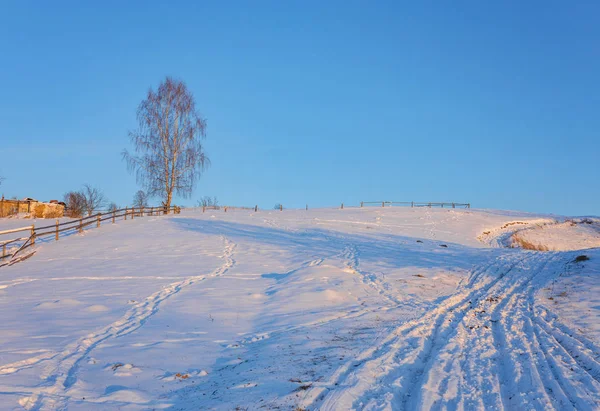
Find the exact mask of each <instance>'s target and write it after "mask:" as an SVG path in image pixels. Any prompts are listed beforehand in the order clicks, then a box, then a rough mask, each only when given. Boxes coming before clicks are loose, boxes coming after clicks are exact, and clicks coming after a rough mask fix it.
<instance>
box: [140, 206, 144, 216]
mask: <svg viewBox="0 0 600 411" xmlns="http://www.w3.org/2000/svg"><path fill="white" fill-rule="evenodd" d="M141 212H142V215H141V216H140V217H143V216H144V206H142V208H141Z"/></svg>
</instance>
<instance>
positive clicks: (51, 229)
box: [0, 206, 181, 267]
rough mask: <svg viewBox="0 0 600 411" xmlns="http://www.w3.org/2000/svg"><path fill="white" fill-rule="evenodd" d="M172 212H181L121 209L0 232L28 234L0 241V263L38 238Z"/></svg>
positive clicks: (163, 209) (175, 208) (157, 209)
mask: <svg viewBox="0 0 600 411" xmlns="http://www.w3.org/2000/svg"><path fill="white" fill-rule="evenodd" d="M170 212H173V213H175V214H179V213H180V212H181V208H180V207H178V206H171V207H169V208H166V207H138V208H135V207H132V208H128V207H125V208H122V209H119V210H113V211H107V212H104V213H97V214H94V215H91V216H87V217H83V218H80V219H77V220H71V221H66V222H63V223H59V221H58V219H57V220H56V223H55V224H50V225H46V226H43V227H35V226H34V225H31V226H27V227H22V228H14V229H10V230H4V231H0V235H6V234H13V233H21V232H29V236H28V237H20V238H13V239H10V240H6V241H0V245H1V246H2V254H1V255H0V261H2V260H3V259H6V258H11V259H14V258H15V257H17V255H18V254H19V253H21V252H22V251H23V250H25V249H27V248H29V247H31V246H34V245H35V241H36V239H38V238H42V237H44V238H48V237H53V238H54V240H55V241H58V239H59V238H60V236H61V235H63V236H64V235H67V234H72V233H76V232H79V233H82V232H83V230H84V229H86V228H88V227H91V226H94V225H95V226H96V227H100V225H101V224H102V222H103V221H108V220H111V221H112V223H113V224H114V223H115V222H116V221H117V219H121V218H123V219H124V220H127V218H129V219H131V220H133V219H135V218H136V217H138V218H139V217H144V216H156V215H163V214H169V213H170ZM19 243H22V244H21V245H20V247H19V248H18V249H17V250H16V251H12V252H11V251H9V250H7V245H10V244H19ZM7 264H8V263H4V264H0V267H2V266H4V265H7Z"/></svg>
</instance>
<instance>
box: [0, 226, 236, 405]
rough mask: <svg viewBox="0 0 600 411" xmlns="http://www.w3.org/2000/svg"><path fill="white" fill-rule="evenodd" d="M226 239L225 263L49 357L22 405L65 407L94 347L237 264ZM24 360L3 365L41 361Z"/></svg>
mask: <svg viewBox="0 0 600 411" xmlns="http://www.w3.org/2000/svg"><path fill="white" fill-rule="evenodd" d="M223 242H224V246H225V248H224V253H223V256H222V258H223V259H224V262H223V264H221V266H220V267H218V268H217V269H216V270H214V271H213V272H212V273H210V274H204V275H198V276H193V277H188V278H187V279H185V280H183V281H178V282H175V283H172V284H170V285H168V286H166V287H164V288H163V289H161V290H160V291H157V292H156V293H154V294H152V295H150V296H149V297H147V298H146V299H145V300H144V301H143V302H140V303H138V304H136V305H134V306H133V307H132V308H131V309H130V310H129V311H128V312H127V313H126V314H125V315H124V316H123V317H121V318H120V319H119V320H117V321H115V322H114V323H112V324H109V325H108V326H106V327H104V328H102V329H100V330H97V331H95V332H93V333H91V334H88V335H87V336H85V337H83V338H81V339H79V340H78V341H76V342H75V343H73V344H70V345H68V346H67V347H66V348H65V349H64V350H63V351H62V352H60V353H58V354H56V355H55V356H54V357H52V358H50V359H49V361H51V364H50V365H49V366H48V367H47V369H46V371H45V372H44V373H43V374H42V379H43V382H42V383H41V384H40V385H39V386H38V387H36V388H34V389H27V391H31V395H30V396H29V397H25V398H23V399H21V401H20V404H21V406H23V407H24V408H25V409H28V410H32V409H34V410H46V409H48V410H55V409H65V407H66V402H67V400H68V398H69V396H68V394H67V390H68V389H69V388H70V387H71V386H72V385H73V384H74V383H75V382H76V381H77V369H78V365H79V362H80V361H82V360H83V359H85V357H86V356H87V355H88V354H89V353H90V352H91V351H92V350H93V349H94V348H96V347H97V346H98V345H99V344H100V343H102V342H104V341H106V340H108V339H110V338H118V337H122V336H125V335H127V334H129V333H131V332H133V331H135V330H137V329H138V328H140V327H142V326H143V325H144V323H145V322H146V321H147V320H148V319H149V318H150V317H151V316H152V315H154V314H156V312H158V309H159V306H160V304H161V303H162V302H163V301H165V300H166V299H168V298H170V297H172V296H174V295H175V294H177V293H179V291H181V290H182V289H184V288H187V287H189V286H191V285H193V284H195V283H197V282H200V281H202V280H204V279H206V278H210V277H218V276H221V275H223V274H225V273H226V272H227V271H228V270H230V269H231V268H232V267H233V266H234V265H235V260H234V258H233V253H234V250H235V247H236V245H235V243H233V242H231V241H229V240H228V239H227V238H225V237H223ZM24 361H26V360H24ZM24 361H20V363H21V364H17V363H14V364H9V365H5V366H4V367H3V368H4V369H7V370H8V369H9V368H13V369H14V370H15V371H14V372H16V371H20V370H22V369H24V368H29V367H30V366H32V365H34V364H36V363H39V361H37V362H32V363H30V364H26V363H25V362H24ZM23 391H25V389H24V390H23Z"/></svg>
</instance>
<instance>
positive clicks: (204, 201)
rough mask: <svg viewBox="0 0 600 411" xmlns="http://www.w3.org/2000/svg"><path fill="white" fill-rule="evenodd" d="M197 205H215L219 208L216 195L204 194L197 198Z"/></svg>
mask: <svg viewBox="0 0 600 411" xmlns="http://www.w3.org/2000/svg"><path fill="white" fill-rule="evenodd" d="M198 207H216V208H219V200H217V197H212V198H211V197H210V196H204V197H202V198H201V199H200V200H198Z"/></svg>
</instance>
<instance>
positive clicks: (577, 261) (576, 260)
mask: <svg viewBox="0 0 600 411" xmlns="http://www.w3.org/2000/svg"><path fill="white" fill-rule="evenodd" d="M589 259H590V257H588V256H587V255H583V254H582V255H578V256H577V257H575V260H574V261H575V262H576V263H580V262H582V261H587V260H589Z"/></svg>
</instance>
